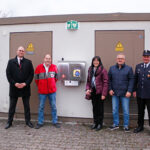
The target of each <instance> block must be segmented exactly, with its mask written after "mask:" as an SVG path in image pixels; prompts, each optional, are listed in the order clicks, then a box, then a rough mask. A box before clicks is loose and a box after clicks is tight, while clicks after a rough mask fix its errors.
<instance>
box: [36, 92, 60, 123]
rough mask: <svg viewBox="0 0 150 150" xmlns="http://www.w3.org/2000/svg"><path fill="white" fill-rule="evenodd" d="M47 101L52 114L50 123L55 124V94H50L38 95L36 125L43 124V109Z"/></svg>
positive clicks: (56, 118)
mask: <svg viewBox="0 0 150 150" xmlns="http://www.w3.org/2000/svg"><path fill="white" fill-rule="evenodd" d="M47 97H48V99H49V104H50V107H51V114H52V123H53V124H56V123H57V120H58V117H57V109H56V93H51V94H39V101H40V104H39V110H38V124H41V125H42V124H43V123H44V107H45V101H46V98H47Z"/></svg>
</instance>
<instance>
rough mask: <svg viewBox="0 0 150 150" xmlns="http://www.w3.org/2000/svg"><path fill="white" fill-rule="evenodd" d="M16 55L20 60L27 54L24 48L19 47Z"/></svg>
mask: <svg viewBox="0 0 150 150" xmlns="http://www.w3.org/2000/svg"><path fill="white" fill-rule="evenodd" d="M16 53H17V56H18V57H20V58H22V57H24V54H25V50H24V47H23V46H19V47H18V49H17V52H16Z"/></svg>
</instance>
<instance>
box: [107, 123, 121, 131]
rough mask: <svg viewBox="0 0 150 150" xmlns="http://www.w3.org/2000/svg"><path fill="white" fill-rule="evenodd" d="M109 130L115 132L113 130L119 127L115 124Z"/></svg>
mask: <svg viewBox="0 0 150 150" xmlns="http://www.w3.org/2000/svg"><path fill="white" fill-rule="evenodd" d="M109 129H110V130H112V131H113V130H116V129H119V126H118V125H115V124H113V125H112V126H110V127H109Z"/></svg>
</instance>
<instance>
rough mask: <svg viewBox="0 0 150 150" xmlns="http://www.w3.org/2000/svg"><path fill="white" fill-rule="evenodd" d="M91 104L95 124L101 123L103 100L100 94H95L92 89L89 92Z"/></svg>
mask: <svg viewBox="0 0 150 150" xmlns="http://www.w3.org/2000/svg"><path fill="white" fill-rule="evenodd" d="M91 98H92V105H93V119H94V123H95V124H100V125H103V118H104V101H103V100H101V95H100V94H96V91H95V90H94V91H93V92H92V94H91Z"/></svg>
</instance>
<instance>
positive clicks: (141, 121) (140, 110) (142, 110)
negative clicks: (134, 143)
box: [137, 98, 150, 127]
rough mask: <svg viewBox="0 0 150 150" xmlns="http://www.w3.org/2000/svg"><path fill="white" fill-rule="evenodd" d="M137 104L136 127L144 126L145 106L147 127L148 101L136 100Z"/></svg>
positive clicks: (149, 112)
mask: <svg viewBox="0 0 150 150" xmlns="http://www.w3.org/2000/svg"><path fill="white" fill-rule="evenodd" d="M137 104H138V126H139V127H143V126H144V115H145V106H147V110H148V117H149V125H150V99H141V98H137Z"/></svg>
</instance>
